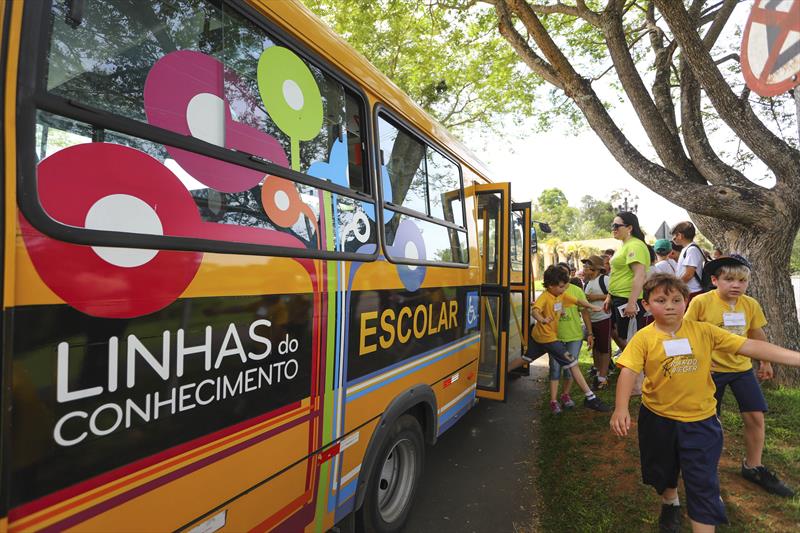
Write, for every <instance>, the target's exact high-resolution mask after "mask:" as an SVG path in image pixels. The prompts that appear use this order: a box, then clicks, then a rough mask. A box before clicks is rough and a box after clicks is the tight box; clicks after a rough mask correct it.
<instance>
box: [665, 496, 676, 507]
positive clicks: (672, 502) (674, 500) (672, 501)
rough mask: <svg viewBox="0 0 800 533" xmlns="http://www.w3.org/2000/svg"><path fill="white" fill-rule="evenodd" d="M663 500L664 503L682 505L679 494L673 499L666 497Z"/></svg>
mask: <svg viewBox="0 0 800 533" xmlns="http://www.w3.org/2000/svg"><path fill="white" fill-rule="evenodd" d="M661 502H662V503H663V504H664V505H674V506H675V507H679V506H680V505H681V502H680V500H679V499H678V496H677V495H676V496H675V497H674V498H673V499H671V500H668V499H666V498H661Z"/></svg>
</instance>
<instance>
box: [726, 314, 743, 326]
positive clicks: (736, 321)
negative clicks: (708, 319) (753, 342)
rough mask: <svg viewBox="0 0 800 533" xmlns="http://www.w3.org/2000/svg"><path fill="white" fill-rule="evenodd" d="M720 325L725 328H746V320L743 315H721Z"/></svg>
mask: <svg viewBox="0 0 800 533" xmlns="http://www.w3.org/2000/svg"><path fill="white" fill-rule="evenodd" d="M722 323H723V324H724V325H726V326H746V325H747V319H746V318H745V316H744V313H723V314H722Z"/></svg>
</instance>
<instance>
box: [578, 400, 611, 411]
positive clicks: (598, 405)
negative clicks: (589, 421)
mask: <svg viewBox="0 0 800 533" xmlns="http://www.w3.org/2000/svg"><path fill="white" fill-rule="evenodd" d="M583 406H584V407H586V408H587V409H592V410H594V411H600V412H601V413H608V412H610V411H611V407H609V406H608V404H606V402H604V401H603V400H601V399H600V398H598V397H597V396H595V397H594V398H592V399H591V400H590V399H589V398H584V399H583Z"/></svg>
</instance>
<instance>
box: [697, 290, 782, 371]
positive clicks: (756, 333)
mask: <svg viewBox="0 0 800 533" xmlns="http://www.w3.org/2000/svg"><path fill="white" fill-rule="evenodd" d="M692 301H694V300H692ZM747 337H748V338H750V339H753V340H756V341H764V342H767V334H766V333H764V329H763V328H750V331H748V332H747ZM757 375H758V379H760V380H761V381H766V380H768V379H772V378H773V377H775V371H774V370H773V369H772V365H771V364H770V362H769V361H761V364H760V365H758V374H757Z"/></svg>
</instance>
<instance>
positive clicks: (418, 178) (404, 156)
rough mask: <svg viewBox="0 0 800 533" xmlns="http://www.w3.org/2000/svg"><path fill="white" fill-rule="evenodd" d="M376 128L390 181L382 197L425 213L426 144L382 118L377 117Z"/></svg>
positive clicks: (426, 198) (426, 204)
mask: <svg viewBox="0 0 800 533" xmlns="http://www.w3.org/2000/svg"><path fill="white" fill-rule="evenodd" d="M378 131H379V132H380V150H381V152H382V154H383V161H382V164H383V165H384V166H385V167H386V170H387V171H388V173H389V181H390V182H391V184H392V191H391V195H390V197H387V196H386V192H385V191H384V199H385V200H387V201H391V202H392V203H393V204H395V205H399V206H402V207H406V208H408V209H413V210H414V211H419V212H420V213H422V214H428V191H427V185H426V184H425V146H424V145H423V144H422V143H421V142H419V141H417V140H416V139H414V138H413V137H412V136H410V135H409V134H407V133H405V132H403V131H400V130H398V129H397V128H396V127H395V126H394V125H392V124H390V123H389V122H387V121H386V120H384V119H382V118H378ZM389 198H391V200H390V199H389Z"/></svg>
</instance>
